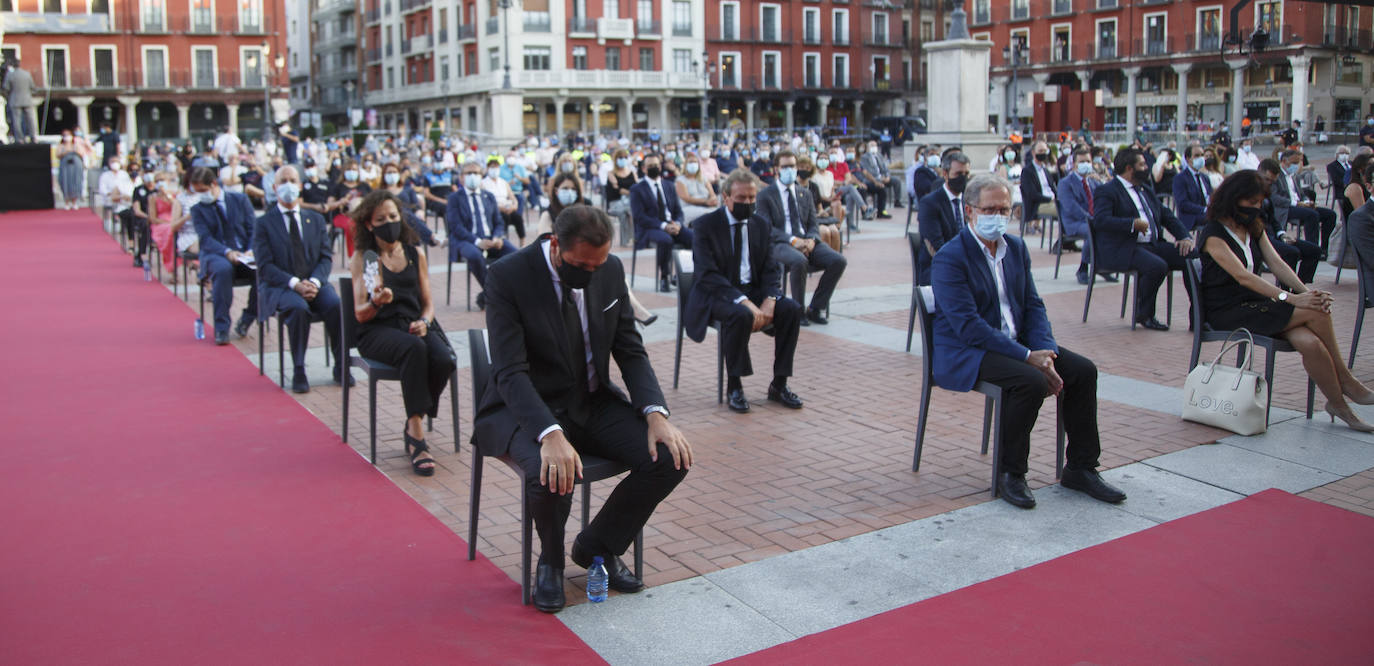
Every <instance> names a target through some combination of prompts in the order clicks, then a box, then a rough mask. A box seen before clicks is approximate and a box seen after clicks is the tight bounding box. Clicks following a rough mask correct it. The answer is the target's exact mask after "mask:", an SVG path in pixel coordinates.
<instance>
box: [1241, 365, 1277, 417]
mask: <svg viewBox="0 0 1374 666" xmlns="http://www.w3.org/2000/svg"><path fill="white" fill-rule="evenodd" d="M1237 365H1239V364H1237ZM1264 381H1265V383H1267V384H1268V385H1269V399H1268V400H1265V401H1264V423H1265V425H1268V423H1269V408H1270V406H1271V405H1273V404H1274V349H1273V347H1270V348H1268V349H1266V350H1265V353H1264Z"/></svg>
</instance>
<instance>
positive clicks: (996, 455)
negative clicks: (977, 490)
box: [988, 397, 1002, 499]
mask: <svg viewBox="0 0 1374 666" xmlns="http://www.w3.org/2000/svg"><path fill="white" fill-rule="evenodd" d="M988 401H989V407H991V403H992V402H996V403H997V408H996V409H995V410H993V411H995V412H996V414H994V415H993V420H992V424H993V425H992V498H993V499H997V495H998V491H999V490H1001V489H1000V488H998V487H997V480H998V478H999V477H1001V476H1002V404H1001V403H1002V400H1001V398H1000V397H999V398H998V399H997V400H995V401H994V400H993V399H991V398H989V399H988Z"/></svg>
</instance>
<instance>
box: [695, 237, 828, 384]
mask: <svg viewBox="0 0 1374 666" xmlns="http://www.w3.org/2000/svg"><path fill="white" fill-rule="evenodd" d="M818 247H819V246H818ZM746 293H747V295H748V297H749V300H750V301H751V302H753V303H754V305H758V304H760V303H762V302H763V301H764V298H766V297H767V294H765V293H764V291H763V290H762V289H753V290H749V291H747V292H746ZM801 318H802V307H801V305H799V304H798V303H797V302H796V301H794V300H792V299H790V298H784V299H781V300H779V301H778V302H777V303H776V304H774V306H773V376H774V377H791V376H792V357H793V356H794V355H795V354H796V352H797V335H798V334H799V333H800V332H801ZM711 319H714V320H718V321H720V337H721V344H722V346H724V348H725V374H727V375H729V376H731V377H747V376H749V375H752V374H754V365H753V363H752V362H751V361H750V359H749V336H750V335H751V334H752V333H753V330H752V329H753V328H754V315H753V314H752V313H750V312H749V308H747V307H745V305H744V304H743V303H730V302H728V301H724V300H716V301H713V302H712V303H711Z"/></svg>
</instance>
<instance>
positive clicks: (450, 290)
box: [444, 255, 472, 312]
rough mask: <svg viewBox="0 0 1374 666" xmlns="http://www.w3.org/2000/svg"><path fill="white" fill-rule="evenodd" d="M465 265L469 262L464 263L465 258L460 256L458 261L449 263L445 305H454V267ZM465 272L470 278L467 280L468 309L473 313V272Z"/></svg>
mask: <svg viewBox="0 0 1374 666" xmlns="http://www.w3.org/2000/svg"><path fill="white" fill-rule="evenodd" d="M464 263H467V262H465V261H463V256H462V255H459V256H458V258H457V259H455V260H453V261H450V262H448V280H447V282H448V288H447V290H446V292H445V294H444V305H453V265H454V264H464ZM463 272H464V273H467V276H468V277H467V279H468V304H467V309H468V312H472V271H463Z"/></svg>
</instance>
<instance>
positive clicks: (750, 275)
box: [724, 207, 754, 303]
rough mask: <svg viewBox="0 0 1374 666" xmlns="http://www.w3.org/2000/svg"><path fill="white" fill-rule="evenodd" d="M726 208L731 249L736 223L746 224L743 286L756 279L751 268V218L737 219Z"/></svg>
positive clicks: (740, 300) (741, 272)
mask: <svg viewBox="0 0 1374 666" xmlns="http://www.w3.org/2000/svg"><path fill="white" fill-rule="evenodd" d="M724 210H725V219H726V220H727V221H729V222H730V225H729V226H728V227H727V229H729V231H730V245H731V249H734V247H733V246H734V243H735V225H736V224H742V225H744V230H743V232H742V235H743V240H744V247H743V248H741V249H740V253H739V284H740V286H741V287H743V286H744V285H747V284H750V283H752V282H753V281H754V273H753V271H752V270H750V268H749V220H736V219H735V216H734V214H732V213H731V212H730V209H729V207H725V209H724ZM747 298H749V297H748V296H740V297H739V298H736V299H735V302H736V303H743V302H744V301H745V299H747Z"/></svg>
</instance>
